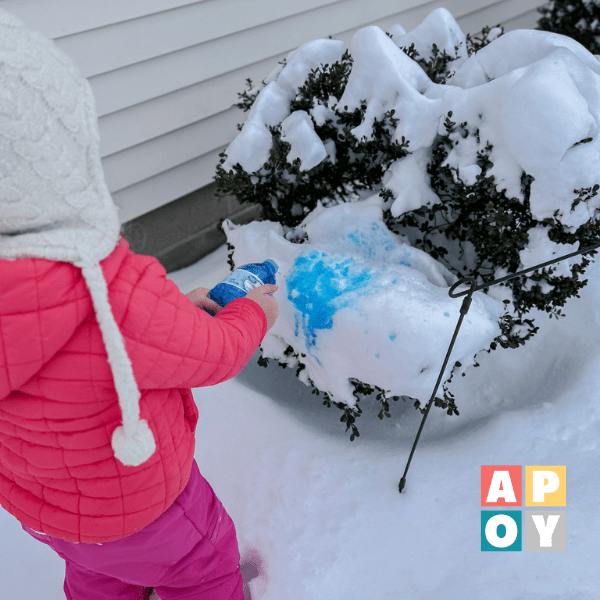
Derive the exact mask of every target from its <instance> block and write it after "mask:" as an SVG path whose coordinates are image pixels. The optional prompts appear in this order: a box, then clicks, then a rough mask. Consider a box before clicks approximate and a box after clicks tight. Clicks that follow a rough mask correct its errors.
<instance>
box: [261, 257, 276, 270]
mask: <svg viewBox="0 0 600 600" xmlns="http://www.w3.org/2000/svg"><path fill="white" fill-rule="evenodd" d="M263 264H265V265H270V266H271V269H273V273H277V271H279V265H278V264H277V263H276V262H275V261H274V260H273V259H271V258H267V260H265V261H264V263H263Z"/></svg>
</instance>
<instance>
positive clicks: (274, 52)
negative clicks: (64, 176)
mask: <svg viewBox="0 0 600 600" xmlns="http://www.w3.org/2000/svg"><path fill="white" fill-rule="evenodd" d="M540 4H541V3H540V0H501V1H498V0H447V1H446V2H439V1H435V2H423V1H422V0H201V1H198V0H195V1H191V0H125V1H123V0H102V1H101V2H92V1H91V0H0V7H3V8H6V9H7V10H9V11H11V12H13V13H14V14H15V15H17V16H18V17H20V18H21V19H22V20H23V21H25V22H26V23H27V24H28V25H29V26H30V27H32V28H34V29H38V30H40V31H42V32H43V33H45V34H46V35H48V36H49V37H51V38H53V39H55V41H56V43H57V45H58V46H59V47H60V48H61V49H63V50H64V51H65V52H66V53H67V54H69V55H70V56H71V57H72V58H73V60H74V61H75V63H76V64H77V66H78V67H79V69H80V71H81V72H82V74H83V75H84V76H85V77H87V78H88V79H89V81H90V83H91V85H92V88H93V90H94V95H95V97H96V104H97V110H98V116H99V127H100V137H101V153H102V160H103V165H104V169H105V175H106V181H107V184H108V186H109V189H110V191H111V192H112V194H113V197H114V199H115V202H116V203H117V204H118V205H119V207H120V215H121V220H122V221H123V222H125V221H129V220H130V219H133V218H135V217H137V216H140V215H142V214H145V213H147V212H149V211H151V210H153V209H155V208H157V207H159V206H162V205H164V204H167V203H168V202H171V201H172V200H175V199H177V198H179V197H181V196H183V195H185V194H188V193H190V192H192V191H194V190H196V189H199V188H202V187H204V186H206V185H208V184H210V183H211V182H212V181H213V177H214V172H215V166H216V164H217V162H218V155H219V152H221V151H222V150H223V149H225V148H226V147H227V145H228V144H229V142H230V141H231V140H232V139H233V137H234V136H235V135H236V133H237V129H236V124H237V123H238V122H240V121H242V120H243V118H244V115H243V113H241V112H240V111H239V110H238V109H237V108H235V107H233V104H235V103H236V102H237V101H238V98H237V93H238V92H241V91H243V90H244V89H245V80H246V78H250V79H252V80H253V81H254V82H256V83H259V82H260V81H261V80H262V79H264V78H265V77H266V76H267V75H268V74H269V72H270V71H271V70H272V69H273V68H274V67H275V66H276V65H277V62H278V61H279V60H281V59H282V58H283V57H285V56H286V55H287V54H288V53H289V52H290V51H291V50H293V49H294V48H297V47H298V46H300V45H301V44H303V43H305V42H307V41H310V40H312V39H315V38H322V37H327V36H329V35H331V36H332V37H334V38H337V39H342V40H344V41H345V42H347V43H348V42H349V41H350V40H351V38H352V35H353V33H354V32H355V31H356V30H357V29H359V28H361V27H364V26H365V25H378V26H380V27H382V28H383V29H389V28H390V27H391V26H392V25H394V24H396V23H400V24H401V25H402V26H403V27H404V28H405V29H407V30H410V29H412V28H413V27H415V26H416V25H418V24H419V23H420V22H421V21H422V20H423V19H424V18H425V17H426V16H427V15H428V14H429V13H430V12H431V11H432V10H433V9H435V8H437V7H440V6H443V7H445V8H447V9H448V10H449V11H450V12H451V13H452V14H453V15H454V17H455V18H456V19H457V21H458V23H459V25H460V26H461V27H462V29H463V31H465V32H470V33H477V32H478V31H480V30H481V28H482V27H483V26H485V25H496V24H498V23H502V24H503V25H504V26H505V28H506V29H507V30H508V29H516V28H522V27H535V25H536V22H537V19H538V13H537V12H536V10H535V9H536V8H537V6H539V5H540Z"/></svg>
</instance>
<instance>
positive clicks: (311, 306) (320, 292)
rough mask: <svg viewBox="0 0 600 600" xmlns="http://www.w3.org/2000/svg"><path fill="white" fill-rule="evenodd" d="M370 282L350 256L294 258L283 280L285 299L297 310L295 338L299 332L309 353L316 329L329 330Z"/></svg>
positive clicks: (365, 272)
mask: <svg viewBox="0 0 600 600" xmlns="http://www.w3.org/2000/svg"><path fill="white" fill-rule="evenodd" d="M338 256H339V255H338ZM370 279H371V274H370V273H369V271H368V270H365V269H363V268H360V267H358V266H357V265H355V263H354V261H353V260H352V259H351V258H349V257H345V256H342V257H341V258H336V257H334V256H330V255H327V254H325V253H323V252H317V251H312V252H310V253H308V254H301V255H300V256H298V257H297V258H296V261H295V262H294V266H293V267H292V269H291V270H290V272H289V273H288V275H287V278H286V284H287V289H288V300H289V301H290V302H291V303H292V304H293V305H294V307H295V308H296V309H297V312H296V315H295V335H296V336H298V335H299V333H300V330H302V332H303V333H304V336H305V337H306V347H307V349H308V350H310V349H311V348H312V347H314V346H315V344H316V341H317V330H319V329H331V327H332V325H333V317H334V315H335V313H336V312H337V311H338V310H339V309H340V308H345V307H347V306H349V305H350V304H352V302H353V301H354V300H355V299H356V298H357V296H360V295H363V294H361V292H363V293H364V292H366V288H367V285H368V284H369V281H370Z"/></svg>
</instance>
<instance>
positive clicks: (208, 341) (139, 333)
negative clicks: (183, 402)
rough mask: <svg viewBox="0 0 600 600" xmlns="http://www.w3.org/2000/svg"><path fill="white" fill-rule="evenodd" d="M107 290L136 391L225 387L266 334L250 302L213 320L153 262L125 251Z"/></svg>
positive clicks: (260, 314)
mask: <svg viewBox="0 0 600 600" xmlns="http://www.w3.org/2000/svg"><path fill="white" fill-rule="evenodd" d="M109 289H110V291H109V297H110V300H111V304H112V306H113V312H114V313H115V318H116V319H117V323H118V324H119V327H120V329H121V332H122V334H123V337H124V339H125V346H126V348H127V352H128V354H129V357H130V359H131V362H132V365H133V371H134V374H135V378H136V381H137V384H138V387H139V388H140V389H160V388H191V387H201V386H207V385H215V384H217V383H220V382H222V381H226V380H227V379H230V378H232V377H234V376H235V375H236V374H237V373H239V371H241V369H242V367H243V366H244V365H245V364H246V363H247V362H248V360H249V359H250V357H251V356H252V354H253V353H254V351H255V350H256V349H257V348H258V345H259V344H260V342H261V341H262V339H263V337H264V335H265V333H266V330H267V320H266V317H265V314H264V312H263V310H262V308H261V307H260V306H259V305H258V304H257V303H256V302H254V301H253V300H248V299H247V298H240V299H238V300H234V301H233V302H230V303H229V304H228V305H227V306H226V307H225V308H224V309H223V310H222V311H221V312H219V314H218V315H216V316H214V317H212V316H210V315H209V314H207V313H206V312H204V311H203V310H202V309H199V308H196V307H195V306H194V305H193V304H192V302H190V300H188V298H187V297H186V296H185V295H184V294H183V293H181V292H180V291H179V289H178V288H177V286H176V285H175V283H173V282H172V281H170V280H168V279H167V277H166V272H165V270H164V268H163V267H162V265H161V264H160V263H159V262H158V261H157V260H156V259H154V258H152V257H148V256H142V255H137V254H134V253H133V252H131V251H130V250H129V251H128V254H127V257H126V259H125V261H124V263H123V265H122V268H121V269H120V270H119V274H118V275H117V276H116V277H115V279H114V280H113V281H112V282H111V285H110V288H109Z"/></svg>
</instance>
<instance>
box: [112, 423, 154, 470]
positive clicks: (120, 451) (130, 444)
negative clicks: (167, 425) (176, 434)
mask: <svg viewBox="0 0 600 600" xmlns="http://www.w3.org/2000/svg"><path fill="white" fill-rule="evenodd" d="M112 449H113V452H114V453H115V457H116V458H117V459H118V460H120V461H121V462H122V463H123V464H124V465H126V466H128V467H137V466H138V465H141V464H142V463H143V462H146V461H147V460H148V459H149V458H150V457H151V456H152V455H153V454H154V451H155V450H156V442H155V441H154V436H153V435H152V431H150V427H148V423H147V422H146V421H145V420H144V419H140V420H139V421H138V423H137V428H136V430H135V432H134V433H133V435H131V436H128V435H127V434H126V433H125V428H124V427H123V426H122V425H119V427H117V428H116V429H115V431H114V432H113V436H112Z"/></svg>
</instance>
